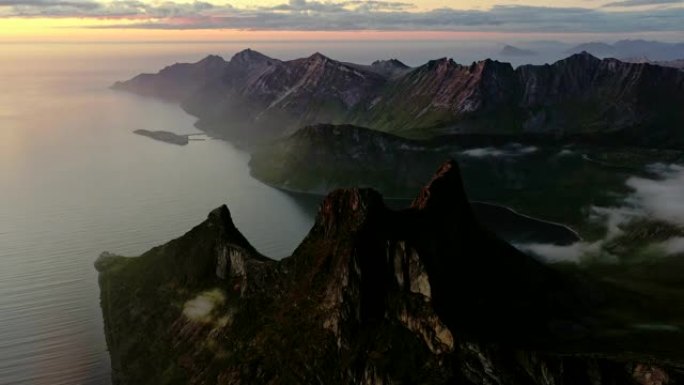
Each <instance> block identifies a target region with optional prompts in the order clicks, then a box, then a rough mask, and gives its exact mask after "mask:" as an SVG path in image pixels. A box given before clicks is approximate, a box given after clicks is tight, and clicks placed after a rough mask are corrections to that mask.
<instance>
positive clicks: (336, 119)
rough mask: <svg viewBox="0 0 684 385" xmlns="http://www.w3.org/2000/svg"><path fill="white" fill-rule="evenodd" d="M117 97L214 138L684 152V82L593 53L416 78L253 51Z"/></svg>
mask: <svg viewBox="0 0 684 385" xmlns="http://www.w3.org/2000/svg"><path fill="white" fill-rule="evenodd" d="M115 88H117V89H122V90H127V91H131V92H136V93H140V94H144V95H153V96H159V97H163V98H166V99H172V100H176V101H178V102H180V103H182V105H183V107H184V108H185V109H186V110H187V111H188V112H190V113H192V114H194V115H196V116H198V117H199V118H200V120H199V122H198V125H199V126H200V127H202V128H204V129H205V130H207V131H211V132H213V133H215V134H217V135H221V136H224V137H228V138H231V139H239V140H245V141H259V140H265V139H272V138H274V137H278V136H280V135H283V134H288V133H291V132H293V131H294V130H296V129H297V128H300V127H302V126H305V125H309V124H316V123H337V124H342V123H353V124H357V125H362V126H366V127H369V128H372V129H376V130H382V131H388V132H394V133H397V134H400V135H402V136H406V137H414V138H426V137H434V136H436V135H443V134H454V133H457V134H458V133H488V134H521V133H528V132H534V133H545V134H549V135H551V136H571V135H577V134H606V133H619V134H620V136H621V137H623V140H624V141H627V142H629V143H631V144H638V145H648V146H660V147H663V146H679V147H681V146H682V145H683V144H684V135H682V133H681V132H680V131H681V130H679V127H680V126H681V125H682V124H683V123H684V112H682V109H681V108H680V106H681V105H682V103H684V73H682V72H681V71H677V70H676V69H672V68H665V67H661V66H657V65H652V64H647V63H624V62H620V61H618V60H615V59H603V60H601V59H598V58H595V57H593V56H591V55H589V54H587V53H585V52H583V53H578V54H575V55H573V56H570V57H569V58H567V59H565V60H561V61H559V62H557V63H554V64H551V65H543V66H522V67H519V68H517V69H514V68H513V67H512V66H511V65H510V64H508V63H500V62H497V61H493V60H483V61H480V62H476V63H472V64H470V65H461V64H458V63H456V62H454V61H453V60H451V59H446V58H445V59H440V60H433V61H430V62H429V63H427V64H425V65H423V66H420V67H417V68H408V67H407V66H405V65H404V64H403V63H401V62H399V61H397V60H389V61H378V62H375V63H373V64H372V65H369V66H363V65H357V64H351V63H342V62H338V61H335V60H332V59H330V58H328V57H326V56H324V55H321V54H319V53H317V54H314V55H312V56H310V57H308V58H304V59H297V60H290V61H281V60H277V59H273V58H269V57H267V56H265V55H262V54H260V53H257V52H255V51H252V50H246V51H242V52H240V53H238V54H236V55H235V56H234V57H233V58H232V59H231V60H230V61H228V62H225V61H223V59H220V58H218V57H215V56H210V57H208V58H206V59H204V60H202V61H200V62H198V63H195V64H176V65H174V66H171V67H168V68H166V69H164V70H162V71H161V72H159V73H158V74H156V75H150V74H147V75H140V76H138V77H136V78H133V79H131V80H129V81H126V82H121V83H117V84H116V85H115Z"/></svg>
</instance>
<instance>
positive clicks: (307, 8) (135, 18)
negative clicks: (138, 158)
mask: <svg viewBox="0 0 684 385" xmlns="http://www.w3.org/2000/svg"><path fill="white" fill-rule="evenodd" d="M549 4H552V5H549ZM625 34H629V36H630V37H634V36H635V35H637V36H640V35H643V36H644V37H649V38H653V39H660V40H670V41H677V40H679V41H684V0H556V1H554V2H553V3H551V2H549V1H548V0H544V1H542V0H397V1H394V0H260V1H254V0H225V1H223V0H196V1H188V0H0V42H2V41H25V40H39V41H53V40H54V41H62V40H67V41H80V40H95V41H101V40H113V41H114V40H115V41H128V40H147V41H150V40H153V41H157V40H187V41H191V40H240V39H250V40H260V39H261V40H280V39H351V40H354V39H393V40H397V39H432V40H434V39H453V38H461V39H471V38H497V37H501V36H517V37H521V36H527V37H529V38H534V39H542V38H547V37H548V38H552V37H557V36H560V35H562V36H571V37H572V36H577V37H581V38H582V39H585V40H586V39H588V38H591V37H596V38H600V37H602V36H607V37H614V38H617V37H619V36H623V35H625Z"/></svg>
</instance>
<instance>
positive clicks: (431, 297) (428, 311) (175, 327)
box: [97, 161, 681, 385]
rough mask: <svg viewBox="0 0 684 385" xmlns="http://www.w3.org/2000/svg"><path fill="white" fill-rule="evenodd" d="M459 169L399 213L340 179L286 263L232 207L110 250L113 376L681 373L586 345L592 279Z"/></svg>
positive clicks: (107, 313) (620, 376) (515, 384)
mask: <svg viewBox="0 0 684 385" xmlns="http://www.w3.org/2000/svg"><path fill="white" fill-rule="evenodd" d="M459 174H460V173H459V170H458V165H457V164H456V163H455V162H453V161H449V162H447V163H445V164H444V165H442V166H441V167H440V168H439V170H438V171H437V173H436V174H435V175H434V177H433V178H432V179H431V180H430V182H429V183H428V184H427V185H426V186H425V188H424V189H423V190H422V191H421V193H420V194H419V197H418V198H417V199H416V202H415V203H414V205H413V207H411V208H407V209H404V210H399V211H393V210H390V209H388V208H387V207H386V206H385V205H384V203H383V200H382V197H381V196H380V194H378V193H377V192H375V191H373V190H370V189H357V188H352V189H342V190H337V191H335V192H333V193H331V194H330V195H329V196H328V197H326V199H325V200H324V201H323V203H322V205H321V208H320V211H319V214H318V217H317V220H316V223H315V225H314V226H313V228H312V229H311V231H310V233H309V234H308V235H307V237H306V238H305V239H304V241H303V242H302V243H301V244H300V245H299V247H298V248H297V249H296V250H295V251H294V253H293V255H292V256H291V257H289V258H285V259H284V260H282V261H272V260H269V259H267V258H265V257H263V256H261V255H260V254H259V253H258V252H257V251H256V250H254V248H253V247H251V245H249V242H247V240H246V239H244V237H243V236H242V234H240V232H239V231H238V230H237V229H236V228H235V226H234V224H233V221H232V218H231V215H230V211H229V210H228V208H227V207H226V206H222V207H220V208H218V209H216V210H214V211H212V212H211V214H210V215H209V217H208V219H207V220H206V221H205V222H203V223H202V224H200V225H198V226H196V227H195V228H194V229H192V230H191V231H190V232H188V233H187V234H185V235H183V236H182V237H180V238H178V239H176V240H173V241H171V242H169V243H167V244H166V245H163V246H160V247H157V248H154V249H152V250H150V251H149V252H147V253H145V254H144V255H142V256H141V257H139V258H121V257H115V256H112V255H109V254H108V255H105V256H104V257H103V258H101V260H99V261H98V263H97V268H98V270H99V271H100V276H99V282H100V287H101V301H102V307H103V315H104V320H105V331H106V336H107V344H108V347H109V351H110V352H111V357H112V368H113V370H112V373H113V374H112V375H113V377H114V383H117V384H122V385H123V384H139V383H158V382H159V379H160V378H163V379H164V381H163V382H164V383H168V384H187V383H202V384H219V383H230V384H238V385H239V384H254V383H259V384H269V383H270V384H276V383H277V384H301V383H322V384H355V385H361V384H371V383H373V384H381V383H384V384H389V383H421V384H435V385H437V384H453V383H463V384H469V385H472V384H478V385H479V384H492V383H494V384H500V385H523V384H525V385H548V384H572V385H596V384H616V383H620V384H633V383H634V384H650V383H649V382H644V379H647V378H654V376H656V377H657V378H668V379H669V380H671V381H672V383H675V382H676V381H680V380H681V372H679V371H677V370H676V368H672V367H669V366H668V365H663V366H660V365H654V360H653V359H652V358H646V357H645V356H644V355H639V354H637V353H632V354H630V355H629V356H628V357H613V356H611V355H610V354H607V353H601V350H600V349H601V348H605V346H608V347H610V346H611V345H610V344H606V345H601V344H596V343H592V342H586V344H588V345H587V347H586V348H585V349H586V350H576V349H577V348H576V346H581V345H577V344H576V343H575V341H578V339H579V338H585V337H583V336H585V335H586V333H583V332H580V331H581V330H582V328H586V327H589V326H591V325H595V324H596V322H595V321H594V317H595V313H594V310H593V309H594V308H593V307H586V306H585V305H583V304H582V303H583V302H585V301H584V300H583V299H582V295H580V294H579V293H582V291H581V290H579V289H582V290H585V292H586V290H587V289H586V288H585V287H584V286H583V284H579V283H578V282H575V281H574V280H573V279H570V278H568V277H567V276H565V275H564V274H561V273H560V272H558V271H556V270H554V269H552V268H550V267H547V266H544V265H542V264H540V263H539V262H537V261H535V260H534V259H532V258H531V257H529V256H527V255H525V254H522V253H520V252H519V251H517V250H516V249H514V248H512V247H511V246H509V245H507V244H506V243H505V242H503V241H501V240H500V239H498V238H497V237H496V236H494V235H492V234H491V233H490V232H488V231H487V230H485V229H483V228H482V227H481V226H480V225H479V224H478V223H477V222H476V221H475V220H474V219H473V218H472V217H470V216H469V215H468V214H467V211H466V210H467V205H468V203H467V201H466V200H465V192H463V191H462V184H461V182H460V176H459ZM454 207H457V208H460V209H462V211H460V212H454V211H453V208H454ZM587 325H589V326H587ZM612 327H614V325H613V324H611V328H612ZM611 330H612V329H611ZM611 335H613V334H611ZM591 337H592V338H593V339H595V336H593V335H592V336H591ZM625 338H626V339H629V336H626V337H625ZM593 339H590V341H593ZM566 341H568V342H571V343H570V344H569V345H568V344H566ZM641 341H642V340H638V342H639V343H640V342H641ZM664 383H666V382H663V384H664Z"/></svg>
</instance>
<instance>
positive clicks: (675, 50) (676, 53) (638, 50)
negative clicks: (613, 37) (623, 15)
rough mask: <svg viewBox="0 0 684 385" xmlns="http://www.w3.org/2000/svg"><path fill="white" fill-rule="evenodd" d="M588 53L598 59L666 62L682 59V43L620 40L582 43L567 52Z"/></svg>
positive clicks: (683, 48) (683, 52) (683, 50)
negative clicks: (641, 59) (640, 58)
mask: <svg viewBox="0 0 684 385" xmlns="http://www.w3.org/2000/svg"><path fill="white" fill-rule="evenodd" d="M584 51H586V52H589V53H590V54H592V55H596V56H599V57H615V58H618V59H626V58H635V57H645V58H648V59H649V60H653V61H668V60H675V59H680V58H682V57H684V43H663V42H659V41H647V40H620V41H618V42H616V43H614V44H607V43H600V42H593V43H584V44H580V45H578V46H576V47H573V48H571V49H569V50H568V51H567V53H569V54H575V53H580V52H584Z"/></svg>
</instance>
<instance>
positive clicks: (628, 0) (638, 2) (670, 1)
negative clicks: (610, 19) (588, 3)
mask: <svg viewBox="0 0 684 385" xmlns="http://www.w3.org/2000/svg"><path fill="white" fill-rule="evenodd" d="M678 4H684V0H623V1H615V2H612V3H608V4H604V5H603V7H605V8H610V7H641V6H649V5H678Z"/></svg>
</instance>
